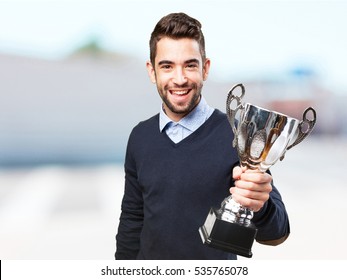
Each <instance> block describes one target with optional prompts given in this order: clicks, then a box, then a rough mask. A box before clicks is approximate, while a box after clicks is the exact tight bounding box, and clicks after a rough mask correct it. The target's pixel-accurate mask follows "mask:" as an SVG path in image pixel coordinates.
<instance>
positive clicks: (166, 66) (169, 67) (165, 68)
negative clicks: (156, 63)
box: [160, 64, 172, 70]
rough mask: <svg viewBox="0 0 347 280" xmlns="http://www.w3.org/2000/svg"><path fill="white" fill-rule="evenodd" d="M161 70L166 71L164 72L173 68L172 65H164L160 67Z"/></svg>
mask: <svg viewBox="0 0 347 280" xmlns="http://www.w3.org/2000/svg"><path fill="white" fill-rule="evenodd" d="M160 68H161V69H164V70H168V69H171V68H172V66H171V65H170V64H163V65H161V66H160Z"/></svg>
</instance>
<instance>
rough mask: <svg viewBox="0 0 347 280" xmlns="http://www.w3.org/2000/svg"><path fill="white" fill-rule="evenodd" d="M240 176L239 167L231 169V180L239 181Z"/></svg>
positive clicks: (240, 170)
mask: <svg viewBox="0 0 347 280" xmlns="http://www.w3.org/2000/svg"><path fill="white" fill-rule="evenodd" d="M241 174H242V168H241V167H240V166H235V167H234V169H233V179H234V180H239V179H240V177H241Z"/></svg>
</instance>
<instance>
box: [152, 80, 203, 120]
mask: <svg viewBox="0 0 347 280" xmlns="http://www.w3.org/2000/svg"><path fill="white" fill-rule="evenodd" d="M189 87H190V88H191V90H192V91H195V93H194V95H192V96H191V99H190V100H189V101H188V102H182V103H181V104H180V103H177V104H173V103H172V102H171V101H170V100H169V98H168V95H169V94H170V93H169V87H168V86H165V87H164V89H159V88H158V92H159V95H160V97H161V99H162V100H163V102H164V104H165V105H166V107H167V108H169V110H170V111H171V112H173V113H175V114H180V115H187V114H189V113H190V112H191V111H192V110H193V109H194V108H195V107H196V106H197V105H198V103H199V100H200V97H201V90H202V85H197V84H192V85H190V86H189ZM179 88H180V87H175V89H179ZM181 88H186V85H183V86H181ZM188 94H189V93H188Z"/></svg>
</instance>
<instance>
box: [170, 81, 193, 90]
mask: <svg viewBox="0 0 347 280" xmlns="http://www.w3.org/2000/svg"><path fill="white" fill-rule="evenodd" d="M186 88H189V89H197V88H198V85H197V84H196V83H188V82H187V83H184V84H182V85H174V86H169V85H166V86H164V89H165V90H171V89H175V90H177V89H186Z"/></svg>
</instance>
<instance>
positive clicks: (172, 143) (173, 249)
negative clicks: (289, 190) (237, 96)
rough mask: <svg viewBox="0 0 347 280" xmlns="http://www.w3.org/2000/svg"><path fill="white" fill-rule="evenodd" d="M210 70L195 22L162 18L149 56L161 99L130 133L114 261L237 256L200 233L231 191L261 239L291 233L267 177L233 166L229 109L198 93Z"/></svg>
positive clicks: (234, 155) (175, 16)
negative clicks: (251, 213)
mask: <svg viewBox="0 0 347 280" xmlns="http://www.w3.org/2000/svg"><path fill="white" fill-rule="evenodd" d="M209 69H210V60H209V59H208V58H206V54H205V42H204V36H203V33H202V31H201V24H200V22H199V21H197V20H196V19H193V18H191V17H189V16H188V15H186V14H184V13H174V14H169V15H167V16H165V17H163V18H162V19H161V20H160V21H159V22H158V23H157V25H156V26H155V28H154V30H153V32H152V35H151V39H150V61H148V62H147V70H148V73H149V77H150V79H151V81H152V82H153V83H154V84H156V86H157V89H158V92H159V95H160V97H161V98H162V100H163V104H162V108H161V110H160V113H159V114H157V115H155V116H153V117H152V118H150V119H148V120H146V121H143V122H141V123H139V124H138V125H137V126H136V127H135V128H134V129H133V131H132V132H131V135H130V137H129V141H128V146H127V152H126V159H125V165H124V166H125V192H124V197H123V201H122V213H121V217H120V222H119V228H118V233H117V236H116V239H117V250H116V254H115V256H116V259H236V255H234V254H231V253H227V252H224V251H222V250H217V249H214V248H210V247H208V246H206V245H204V244H203V242H202V240H201V238H200V235H199V232H198V229H199V227H200V226H201V225H202V224H203V223H204V222H205V219H206V217H207V214H208V212H209V209H210V207H211V206H214V207H217V208H219V207H218V206H220V203H221V202H222V201H223V199H224V198H225V197H227V196H228V195H230V193H231V194H232V195H233V198H234V200H236V201H237V202H239V203H240V204H241V205H243V206H246V207H248V208H251V209H253V210H254V212H255V214H254V218H253V219H252V221H253V222H254V223H255V225H256V226H257V227H258V233H257V240H258V241H259V242H261V243H266V244H272V245H277V244H279V243H281V242H283V241H284V240H285V239H286V237H287V236H288V234H289V222H288V216H287V213H286V210H285V207H284V204H283V202H282V200H281V196H280V194H279V192H278V191H277V189H276V188H275V187H274V186H273V185H272V177H271V175H270V174H268V173H260V172H246V171H245V170H243V169H241V168H240V167H239V166H238V165H239V163H238V157H237V153H236V151H235V149H234V148H233V147H232V140H233V134H232V129H231V127H230V125H229V123H228V120H227V117H226V115H225V114H224V113H222V112H221V111H219V110H217V109H213V108H211V107H209V106H208V105H207V103H206V101H205V99H204V98H203V96H202V94H201V91H202V87H203V83H204V81H205V80H206V79H207V77H208V73H209Z"/></svg>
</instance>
